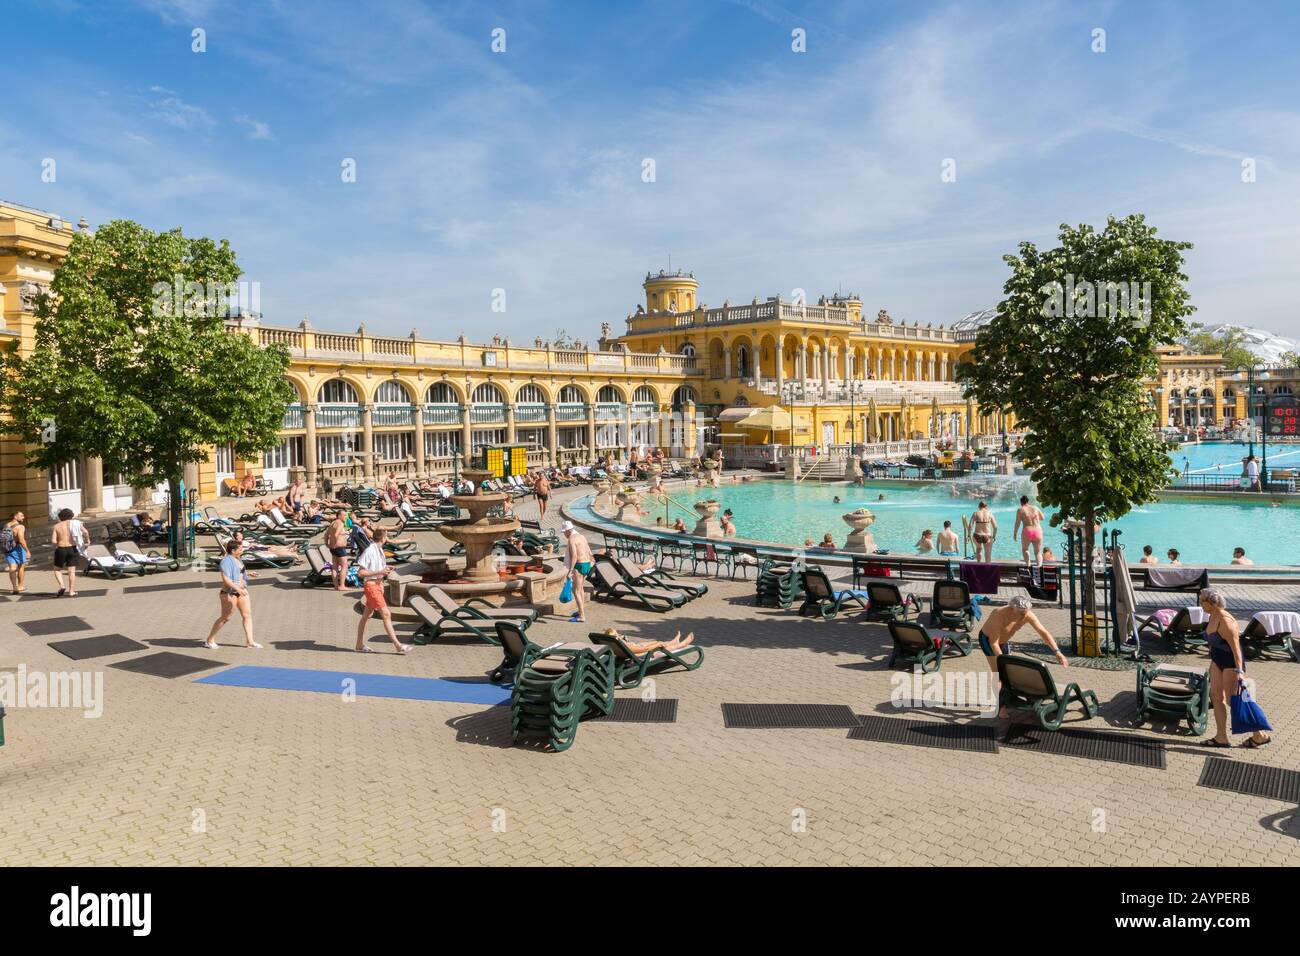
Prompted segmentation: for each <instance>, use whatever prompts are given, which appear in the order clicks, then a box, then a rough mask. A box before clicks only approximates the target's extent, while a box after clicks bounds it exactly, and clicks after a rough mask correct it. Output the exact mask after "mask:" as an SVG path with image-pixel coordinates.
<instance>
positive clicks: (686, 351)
mask: <svg viewBox="0 0 1300 956" xmlns="http://www.w3.org/2000/svg"><path fill="white" fill-rule="evenodd" d="M682 354H683V355H685V356H686V357H687V358H695V346H694V345H692V344H691V343H690V342H687V343H686V344H685V345H683V346H682Z"/></svg>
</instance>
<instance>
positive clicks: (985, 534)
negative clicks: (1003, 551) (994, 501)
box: [970, 501, 998, 561]
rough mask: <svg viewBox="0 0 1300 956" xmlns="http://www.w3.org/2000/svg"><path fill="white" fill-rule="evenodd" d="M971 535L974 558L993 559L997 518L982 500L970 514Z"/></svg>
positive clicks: (996, 534) (979, 559)
mask: <svg viewBox="0 0 1300 956" xmlns="http://www.w3.org/2000/svg"><path fill="white" fill-rule="evenodd" d="M970 529H971V537H972V538H974V539H975V560H976V561H992V560H993V542H994V541H995V540H996V539H997V536H998V519H997V518H995V517H993V512H992V511H989V506H988V505H987V504H985V503H984V502H983V501H981V502H980V503H979V507H977V508H976V509H975V513H974V514H972V515H971V516H970Z"/></svg>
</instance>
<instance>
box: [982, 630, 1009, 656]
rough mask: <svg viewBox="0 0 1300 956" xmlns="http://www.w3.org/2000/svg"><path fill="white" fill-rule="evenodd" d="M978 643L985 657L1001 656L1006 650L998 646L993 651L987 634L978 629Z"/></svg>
mask: <svg viewBox="0 0 1300 956" xmlns="http://www.w3.org/2000/svg"><path fill="white" fill-rule="evenodd" d="M979 645H980V650H981V651H983V652H984V656H985V657H1001V656H1002V655H1003V654H1005V653H1006V651H1004V650H1002V648H1001V647H999V648H998V649H997V651H994V650H993V645H992V644H990V643H989V638H988V635H987V634H985V633H984V632H983V631H980V636H979Z"/></svg>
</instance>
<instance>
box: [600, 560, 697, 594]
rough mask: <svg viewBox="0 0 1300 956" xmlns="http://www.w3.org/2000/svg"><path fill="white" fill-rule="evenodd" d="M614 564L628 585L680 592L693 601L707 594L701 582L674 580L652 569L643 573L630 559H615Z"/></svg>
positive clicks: (662, 572)
mask: <svg viewBox="0 0 1300 956" xmlns="http://www.w3.org/2000/svg"><path fill="white" fill-rule="evenodd" d="M614 564H615V566H616V567H617V568H618V571H619V573H620V574H621V575H622V576H623V580H625V581H627V583H628V584H635V585H636V586H637V587H647V588H659V589H660V590H664V591H680V592H681V593H682V594H684V595H686V598H687V600H691V601H693V600H695V599H696V598H697V597H704V595H706V594H708V593H709V586H708V585H707V584H705V583H703V582H700V583H698V584H697V583H694V582H691V581H683V580H681V579H680V578H674V577H672V576H671V575H669V574H668V573H667V572H666V571H660V570H659V569H658V568H653V569H651V570H649V571H644V570H642V569H641V566H640V565H638V564H637V563H636V562H634V561H633V560H632V559H631V558H615V559H614Z"/></svg>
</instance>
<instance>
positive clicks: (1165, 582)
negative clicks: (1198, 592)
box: [1147, 567, 1205, 588]
mask: <svg viewBox="0 0 1300 956" xmlns="http://www.w3.org/2000/svg"><path fill="white" fill-rule="evenodd" d="M1204 573H1205V569H1204V568H1182V567H1179V568H1147V580H1149V581H1150V582H1151V584H1152V585H1153V586H1154V587H1158V588H1185V587H1187V586H1188V585H1190V584H1195V583H1196V582H1197V581H1199V580H1200V579H1201V575H1202V574H1204Z"/></svg>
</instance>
